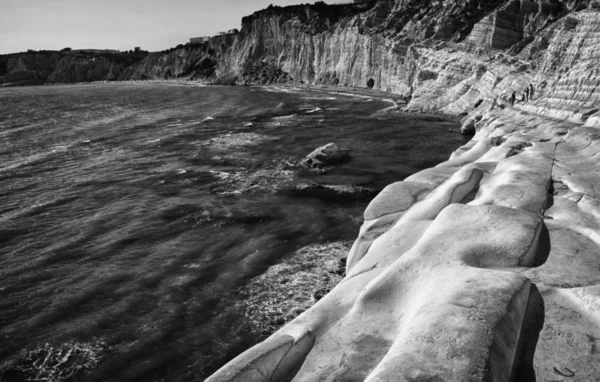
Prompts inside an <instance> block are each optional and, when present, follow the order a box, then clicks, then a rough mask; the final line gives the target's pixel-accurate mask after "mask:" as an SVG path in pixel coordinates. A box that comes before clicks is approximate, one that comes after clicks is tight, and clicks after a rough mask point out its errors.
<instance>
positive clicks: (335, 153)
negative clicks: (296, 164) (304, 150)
mask: <svg viewBox="0 0 600 382" xmlns="http://www.w3.org/2000/svg"><path fill="white" fill-rule="evenodd" d="M347 157H348V153H347V152H345V151H344V150H342V149H340V148H339V147H338V145H336V144H335V143H328V144H326V145H325V146H321V147H319V148H317V149H315V150H314V151H313V152H311V153H310V154H308V155H307V156H306V158H304V160H303V161H302V164H303V165H305V166H308V167H312V168H322V167H324V166H330V165H334V164H338V163H340V162H343V161H344V160H345V159H346V158H347Z"/></svg>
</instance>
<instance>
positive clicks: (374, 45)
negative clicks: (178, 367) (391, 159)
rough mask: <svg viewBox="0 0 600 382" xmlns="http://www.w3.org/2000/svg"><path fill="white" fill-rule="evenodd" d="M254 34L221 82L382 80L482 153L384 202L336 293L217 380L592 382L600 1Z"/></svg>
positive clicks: (392, 189) (411, 14)
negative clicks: (459, 119) (451, 118)
mask: <svg viewBox="0 0 600 382" xmlns="http://www.w3.org/2000/svg"><path fill="white" fill-rule="evenodd" d="M261 18H264V19H263V20H262V21H256V20H259V19H261ZM243 32H244V34H240V35H239V36H237V37H236V39H235V40H234V41H233V43H232V45H231V47H230V48H229V49H227V50H226V55H225V56H223V57H226V58H227V60H226V61H225V62H220V61H219V63H218V65H217V68H216V70H215V74H214V76H215V78H218V77H219V76H220V75H224V73H228V74H227V76H229V77H230V78H233V77H234V76H238V77H237V78H238V79H242V80H244V81H253V82H254V81H257V80H258V82H260V81H261V79H262V81H265V80H266V81H268V77H266V76H263V75H262V74H261V73H258V75H257V73H256V72H255V68H262V67H266V66H270V67H272V68H276V69H279V70H281V72H285V73H287V78H288V79H287V80H288V81H292V82H295V81H305V82H311V83H326V84H332V85H341V86H343V85H345V84H348V85H352V86H365V84H366V81H367V80H368V79H371V78H372V79H373V80H374V84H375V87H376V88H380V89H383V90H391V91H394V92H396V93H400V94H403V95H405V96H407V99H408V100H409V102H408V104H407V105H406V107H405V109H406V110H408V111H442V112H446V113H449V114H454V115H464V124H463V130H464V131H465V132H470V133H473V134H474V136H473V138H472V140H471V141H470V142H469V143H467V144H466V145H464V146H463V147H461V148H459V149H458V150H456V151H455V152H454V154H453V155H452V156H451V157H450V159H449V160H448V161H446V162H444V163H441V164H440V165H438V166H436V167H433V168H430V169H427V170H424V171H421V172H419V173H417V174H414V175H412V176H410V177H409V178H407V179H405V180H404V181H401V182H397V183H394V184H392V185H390V186H388V187H387V188H386V189H385V190H383V191H382V192H381V193H380V194H379V195H378V196H377V197H376V198H375V199H374V200H373V201H372V203H371V204H370V205H369V207H368V208H367V210H366V211H365V214H364V224H363V226H362V228H361V230H360V233H359V235H358V238H357V239H356V241H355V243H354V245H353V247H352V249H351V250H350V253H349V255H348V258H347V268H346V277H345V278H344V279H343V280H342V281H341V282H340V284H339V285H338V286H337V287H336V288H334V289H333V290H332V291H331V292H330V293H329V294H327V295H326V296H324V297H323V298H321V299H320V300H319V301H318V302H317V303H316V304H315V305H314V306H313V307H312V308H310V309H308V310H307V311H306V312H304V313H303V314H301V315H300V316H298V317H297V318H296V319H294V320H293V321H291V322H290V323H288V324H287V325H285V326H284V327H282V328H281V329H280V330H279V331H278V332H276V333H275V334H273V335H272V336H271V337H269V338H268V339H267V340H265V341H264V342H262V343H260V344H258V345H256V346H254V347H253V348H251V349H249V350H248V351H246V352H244V353H242V354H241V355H240V356H238V357H237V358H235V359H234V360H232V361H231V362H230V363H229V364H227V365H225V366H224V367H223V368H221V369H220V370H219V371H218V372H217V373H215V374H214V375H213V376H212V377H210V378H209V379H208V381H210V382H217V381H232V380H252V381H289V380H293V381H321V380H323V381H324V380H335V381H346V380H361V381H363V380H364V381H369V382H371V381H373V382H374V381H391V380H401V381H416V380H419V381H421V380H423V381H425V380H427V381H434V380H435V381H466V380H469V381H513V380H522V381H530V380H536V379H537V380H543V381H549V380H567V379H571V378H572V379H573V380H581V381H588V380H589V381H592V380H598V376H599V375H600V369H599V368H598V366H597V365H600V353H598V351H597V348H598V346H600V314H599V313H598V312H600V256H598V254H599V253H600V237H599V236H598V230H599V229H600V202H599V200H600V194H599V191H598V186H597V185H598V184H600V171H599V170H598V158H599V157H600V134H598V131H597V128H598V127H600V92H599V91H598V87H599V86H600V61H599V60H598V55H599V54H600V41H599V38H600V37H599V36H600V2H599V1H595V0H594V1H558V0H548V1H546V0H539V1H516V0H515V1H506V0H505V1H459V0H456V1H431V2H425V1H422V2H421V1H403V0H398V1H395V2H378V3H377V4H376V5H375V6H374V7H372V8H370V9H367V10H364V11H363V12H360V13H357V14H354V15H350V16H348V17H344V18H342V19H340V20H338V21H336V22H335V23H334V24H333V25H332V26H331V27H330V28H328V29H326V30H316V29H313V27H312V26H310V25H309V23H307V22H305V21H303V20H302V19H301V18H299V17H286V16H283V15H281V14H264V13H258V14H255V15H254V16H253V18H252V19H249V20H247V23H246V24H245V26H244V28H243ZM257 52H258V53H257ZM258 61H260V62H263V63H264V64H263V66H260V65H257V62H258Z"/></svg>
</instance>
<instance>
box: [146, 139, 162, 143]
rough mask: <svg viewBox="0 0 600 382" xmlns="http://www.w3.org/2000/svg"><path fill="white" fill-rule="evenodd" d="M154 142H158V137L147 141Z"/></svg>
mask: <svg viewBox="0 0 600 382" xmlns="http://www.w3.org/2000/svg"><path fill="white" fill-rule="evenodd" d="M156 142H160V138H157V139H151V140H149V141H148V143H156Z"/></svg>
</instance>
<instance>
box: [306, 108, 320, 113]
mask: <svg viewBox="0 0 600 382" xmlns="http://www.w3.org/2000/svg"><path fill="white" fill-rule="evenodd" d="M319 111H323V109H321V108H320V107H316V108H314V109H312V110H309V111H307V112H306V114H312V113H316V112H319Z"/></svg>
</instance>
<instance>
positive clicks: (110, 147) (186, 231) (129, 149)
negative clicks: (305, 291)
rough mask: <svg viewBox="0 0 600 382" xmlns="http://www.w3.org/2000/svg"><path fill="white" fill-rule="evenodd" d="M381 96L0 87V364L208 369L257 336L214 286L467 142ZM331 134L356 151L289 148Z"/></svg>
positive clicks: (163, 373)
mask: <svg viewBox="0 0 600 382" xmlns="http://www.w3.org/2000/svg"><path fill="white" fill-rule="evenodd" d="M390 106H392V105H391V104H390V103H389V102H385V101H382V100H378V99H375V98H368V97H358V96H352V95H343V94H338V93H336V92H335V91H333V90H327V89H319V90H310V89H303V90H300V89H291V88H287V89H279V90H278V89H276V88H240V87H199V86H190V85H187V86H184V85H173V84H152V83H138V84H136V83H111V84H91V85H68V86H67V85H65V86H51V87H30V88H11V89H0V380H5V381H13V380H15V381H17V380H46V381H60V380H90V381H154V380H157V381H159V380H165V381H177V380H182V381H187V380H202V379H203V378H204V377H206V376H207V375H209V374H210V373H212V372H213V371H215V370H216V368H218V367H220V366H221V365H222V364H223V363H225V362H226V361H228V360H230V359H231V358H233V357H235V356H236V355H237V354H239V353H240V352H241V351H243V350H245V349H246V348H247V347H249V346H251V345H252V344H253V343H255V342H256V341H258V340H259V338H257V337H256V335H255V334H253V333H251V332H248V331H245V330H243V329H240V328H242V327H243V321H244V318H243V314H241V313H240V312H239V311H237V310H236V309H234V308H233V307H232V306H231V303H230V302H229V303H225V302H223V301H225V300H223V298H222V297H223V296H225V295H227V294H228V293H230V292H231V291H232V290H235V289H236V288H243V287H244V285H245V284H246V283H247V282H248V281H249V280H250V279H252V278H253V277H256V276H258V275H260V274H262V273H263V272H265V270H266V269H267V268H268V267H269V266H271V265H273V264H276V263H278V262H279V261H280V260H282V259H284V258H285V257H286V256H287V257H289V256H291V255H292V254H293V253H294V252H295V251H297V250H298V249H300V248H302V247H305V246H308V245H311V244H320V243H330V242H340V241H347V240H353V239H354V238H355V237H356V235H357V233H358V229H359V226H360V224H361V222H362V213H363V211H364V209H365V207H366V205H367V204H368V202H369V200H370V199H371V198H372V197H373V196H374V195H375V193H376V192H377V191H379V190H381V189H382V188H383V187H384V186H385V185H386V184H389V183H391V182H394V181H398V180H402V179H404V178H405V177H406V176H408V175H410V174H412V173H414V172H416V171H418V170H419V169H422V168H426V167H430V166H432V165H435V164H436V163H439V162H440V161H443V160H446V159H447V158H448V156H449V154H450V152H451V151H452V150H454V149H455V148H457V147H458V146H460V145H461V144H463V143H464V142H463V138H462V137H461V136H460V135H459V134H457V133H456V131H457V130H458V128H457V126H456V124H455V123H452V122H448V121H444V120H442V119H439V118H438V117H431V116H430V117H427V116H414V115H403V114H401V113H398V112H395V111H393V110H391V109H390ZM449 130H453V131H454V132H449ZM328 142H336V143H337V144H338V145H339V146H340V147H343V148H347V149H349V150H350V151H349V153H350V156H351V160H349V161H348V162H346V163H343V164H340V165H337V166H335V167H333V168H328V169H325V170H324V171H314V170H308V169H305V168H303V167H302V166H301V165H299V161H300V159H301V158H302V157H304V156H305V155H306V154H308V153H309V152H311V151H312V150H313V149H314V148H316V147H318V146H321V145H323V144H326V143H328ZM317 185H319V186H317ZM331 186H334V187H331ZM328 187H329V188H328ZM340 190H343V191H347V192H341V193H340V192H339V191H340ZM228 301H229V300H228ZM228 304H229V305H228Z"/></svg>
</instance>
